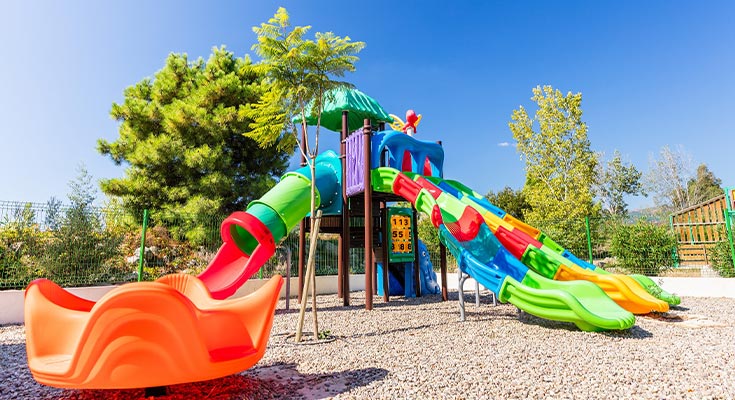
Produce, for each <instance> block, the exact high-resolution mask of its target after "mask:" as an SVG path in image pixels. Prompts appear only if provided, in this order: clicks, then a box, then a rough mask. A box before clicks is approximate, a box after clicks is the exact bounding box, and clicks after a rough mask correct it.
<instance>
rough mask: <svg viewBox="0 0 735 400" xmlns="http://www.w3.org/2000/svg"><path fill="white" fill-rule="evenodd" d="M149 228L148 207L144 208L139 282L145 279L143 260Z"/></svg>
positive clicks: (139, 258) (139, 257)
mask: <svg viewBox="0 0 735 400" xmlns="http://www.w3.org/2000/svg"><path fill="white" fill-rule="evenodd" d="M146 230H148V209H147V208H146V209H144V210H143V232H141V234H140V255H139V256H138V282H140V281H142V280H143V262H144V258H145V232H146Z"/></svg>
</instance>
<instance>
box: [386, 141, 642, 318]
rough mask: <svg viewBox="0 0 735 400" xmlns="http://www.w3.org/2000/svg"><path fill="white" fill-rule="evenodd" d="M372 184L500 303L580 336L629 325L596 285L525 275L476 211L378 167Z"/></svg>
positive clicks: (423, 182)
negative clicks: (400, 202)
mask: <svg viewBox="0 0 735 400" xmlns="http://www.w3.org/2000/svg"><path fill="white" fill-rule="evenodd" d="M399 154H401V153H400V152H399ZM372 182H373V190H375V191H379V192H384V193H395V194H398V195H400V196H401V197H403V198H404V199H406V200H408V201H410V202H411V203H412V204H413V205H414V206H415V207H416V209H418V210H419V211H421V212H424V213H426V214H427V215H429V216H430V217H431V221H432V223H433V224H434V226H435V227H436V228H437V230H438V233H439V239H440V240H441V241H442V243H444V244H445V245H446V246H447V248H449V250H450V252H451V253H452V254H453V255H454V256H455V258H456V259H457V262H458V264H459V268H460V269H461V270H462V271H464V272H466V273H468V274H469V275H470V276H472V277H473V278H475V279H476V280H478V281H479V282H480V283H481V284H482V285H483V286H485V287H486V288H488V289H489V290H491V291H493V292H494V293H495V294H496V295H497V296H498V299H499V300H500V301H503V302H510V303H512V304H514V305H515V306H517V307H518V308H520V309H522V310H524V311H526V312H528V313H530V314H533V315H536V316H539V317H542V318H546V319H552V320H558V321H567V322H572V323H574V324H575V325H577V326H578V327H579V328H580V329H582V330H586V331H602V330H613V329H627V328H630V327H631V326H633V324H634V323H635V317H634V316H633V314H631V313H630V312H628V311H626V310H624V309H622V308H620V307H619V306H618V305H617V304H616V303H615V302H613V301H612V300H611V299H610V298H609V297H608V296H607V295H605V292H604V291H603V290H602V289H600V287H598V286H597V285H595V284H593V283H590V282H586V281H568V282H564V281H555V280H552V279H548V278H545V277H543V276H541V275H539V274H537V273H535V272H534V271H532V270H530V269H529V268H528V267H527V266H525V265H523V264H522V263H521V262H520V261H519V260H518V259H517V258H515V257H514V256H513V255H512V254H511V253H509V252H508V250H506V249H505V248H504V247H503V246H502V245H501V243H500V242H499V241H498V239H497V238H496V237H495V236H494V235H493V234H492V232H491V231H490V228H489V227H488V226H487V224H485V220H484V218H483V217H482V215H481V214H480V213H479V212H478V211H476V210H475V209H474V208H472V207H470V206H469V205H467V204H464V203H462V202H461V201H460V200H458V199H457V198H456V197H454V196H451V195H450V194H448V193H446V192H444V191H443V190H442V189H441V188H439V187H438V186H436V185H434V184H433V183H431V182H430V181H429V180H427V179H426V178H424V177H423V176H421V175H418V174H414V173H410V172H400V171H398V170H397V169H394V168H390V167H380V168H375V169H373V170H372Z"/></svg>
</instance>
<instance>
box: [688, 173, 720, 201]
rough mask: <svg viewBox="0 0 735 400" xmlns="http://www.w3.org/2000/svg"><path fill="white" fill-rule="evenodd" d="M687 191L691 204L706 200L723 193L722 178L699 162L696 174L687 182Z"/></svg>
mask: <svg viewBox="0 0 735 400" xmlns="http://www.w3.org/2000/svg"><path fill="white" fill-rule="evenodd" d="M687 192H688V194H689V199H690V201H691V202H692V203H693V204H698V203H701V202H703V201H707V200H709V199H711V198H713V197H716V196H720V195H722V194H723V189H722V179H720V178H718V177H716V176H715V174H714V173H712V171H710V170H709V168H708V167H707V165H706V164H699V167H697V172H696V176H695V177H693V178H691V179H689V181H688V182H687Z"/></svg>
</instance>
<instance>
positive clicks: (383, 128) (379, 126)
mask: <svg viewBox="0 0 735 400" xmlns="http://www.w3.org/2000/svg"><path fill="white" fill-rule="evenodd" d="M378 129H380V130H381V131H384V130H385V122H381V123H379V124H378Z"/></svg>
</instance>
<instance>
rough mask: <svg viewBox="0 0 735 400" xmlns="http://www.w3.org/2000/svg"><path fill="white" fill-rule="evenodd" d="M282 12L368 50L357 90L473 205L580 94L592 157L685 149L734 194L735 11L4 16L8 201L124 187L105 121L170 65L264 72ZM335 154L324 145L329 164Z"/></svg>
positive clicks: (75, 11)
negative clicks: (537, 125) (254, 66)
mask: <svg viewBox="0 0 735 400" xmlns="http://www.w3.org/2000/svg"><path fill="white" fill-rule="evenodd" d="M101 3H106V4H101ZM278 6H284V7H286V8H287V9H288V11H289V13H290V14H291V18H292V22H293V23H294V24H296V25H312V26H313V27H314V28H313V30H314V31H333V32H335V33H336V34H338V35H342V36H345V35H347V36H350V37H351V38H352V39H353V40H359V41H364V42H366V43H367V47H366V48H365V50H363V51H362V52H361V53H360V61H359V62H358V64H357V72H355V73H354V74H352V75H350V76H349V77H348V80H350V81H352V82H353V83H354V84H356V85H357V87H358V88H359V89H361V90H362V91H364V92H366V93H367V94H369V95H371V96H372V97H374V98H375V99H376V100H378V101H379V102H380V103H381V104H382V105H383V107H384V108H386V110H387V111H388V112H390V113H394V114H398V115H403V114H404V113H405V110H406V109H408V108H413V109H415V110H416V112H418V113H421V114H423V116H424V118H423V120H422V122H421V125H420V126H419V135H418V138H419V139H424V140H432V141H433V140H442V141H443V142H444V147H445V151H446V157H445V176H446V177H448V178H452V179H458V180H460V181H462V182H464V183H465V184H467V185H469V186H470V187H472V188H474V189H475V190H476V191H478V192H481V193H485V192H487V191H488V190H490V189H492V190H499V189H501V188H503V187H504V186H511V187H514V188H519V187H521V186H522V185H523V181H524V172H523V164H522V163H521V161H520V159H519V156H518V154H517V153H516V151H515V148H514V147H513V146H512V143H513V138H512V136H511V133H510V130H509V128H508V122H509V121H510V115H511V112H512V110H513V109H515V108H517V107H518V106H519V105H524V106H526V107H527V108H531V107H533V104H531V102H530V97H531V89H532V88H533V87H535V86H536V85H545V84H550V85H552V86H554V87H555V88H558V89H560V90H562V92H565V93H566V92H567V91H572V92H582V94H583V103H582V108H583V110H584V116H583V119H584V121H585V122H586V123H587V124H588V127H589V138H590V140H591V142H592V147H593V149H594V150H596V151H604V152H606V153H612V152H613V151H614V150H615V149H618V150H620V151H621V152H622V154H623V155H624V156H625V157H627V159H628V160H629V161H632V162H633V163H634V164H635V165H636V166H637V167H638V168H639V169H641V170H643V171H647V170H648V160H649V155H651V154H654V153H657V152H658V151H659V149H660V148H661V147H662V146H664V145H667V144H668V145H671V146H676V145H683V146H684V148H685V149H686V150H687V151H688V152H689V153H691V155H692V156H693V158H694V160H695V161H696V162H704V163H706V164H708V165H709V167H710V169H711V170H712V171H713V172H714V173H715V175H716V176H718V177H720V178H721V179H722V180H723V183H724V184H725V185H735V165H734V162H733V159H734V158H735V157H733V154H734V152H735V146H734V145H733V144H734V143H735V140H734V139H733V137H735V135H734V133H735V129H733V127H734V126H735V122H734V121H733V118H732V116H733V110H735V96H734V93H735V72H734V71H735V23H734V22H733V21H735V2H732V1H706V2H689V1H686V2H685V1H668V0H667V1H645V2H639V1H578V2H576V1H535V2H534V1H487V2H486V1H472V2H470V1H467V2H446V1H435V0H431V1H388V0H385V1H370V2H351V1H280V2H273V1H229V2H228V1H202V2H196V3H194V2H191V3H188V2H182V1H117V2H93V1H81V0H78V1H75V0H72V1H64V2H60V1H50V0H49V1H22V0H10V1H4V2H2V3H0V54H2V56H3V62H2V63H0V200H17V201H36V202H45V201H46V200H48V199H49V197H51V196H56V197H57V198H61V199H64V200H66V194H67V193H68V186H67V183H68V181H69V180H71V179H73V178H74V177H75V176H76V175H77V172H76V168H77V165H79V164H80V163H84V164H85V165H86V166H87V168H88V170H89V172H90V173H91V174H92V175H93V176H94V177H95V178H108V177H115V176H120V175H122V173H123V167H122V166H120V167H118V166H115V165H114V164H113V162H112V161H110V160H109V159H108V158H105V157H102V156H101V155H99V154H98V153H97V152H96V150H95V146H96V141H97V139H98V138H105V139H107V140H114V139H115V138H116V137H117V123H116V122H115V121H113V120H112V119H111V118H110V117H109V111H110V106H111V104H112V103H113V102H121V101H122V96H123V90H124V89H125V88H126V87H128V86H130V85H133V84H135V83H136V82H138V81H139V80H141V79H142V78H144V77H149V76H152V75H153V74H154V73H155V72H156V71H157V70H159V69H160V68H162V67H163V63H164V60H165V58H166V56H167V54H169V53H170V52H181V53H187V54H188V55H189V57H190V58H192V59H193V58H196V57H204V58H207V57H208V56H209V54H210V51H211V48H212V47H213V46H219V45H222V44H224V45H227V47H228V48H229V49H230V50H232V51H234V52H235V54H237V55H238V56H242V55H245V54H252V53H253V52H252V51H251V49H250V47H251V45H252V44H253V43H254V42H255V34H254V33H253V32H252V30H251V27H252V26H254V25H257V24H259V23H260V22H263V21H266V20H267V19H268V18H269V17H270V16H271V15H273V13H274V12H275V11H276V9H277V8H278ZM336 137H337V134H332V133H329V132H326V133H325V136H324V140H325V142H326V143H327V144H328V146H327V148H328V147H332V148H336V146H337V140H336ZM506 143H509V144H510V145H507V146H506V145H504V144H506ZM630 203H631V205H632V206H634V207H640V206H645V205H648V204H649V203H651V200H649V199H642V198H641V199H632V200H631V201H630Z"/></svg>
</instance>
